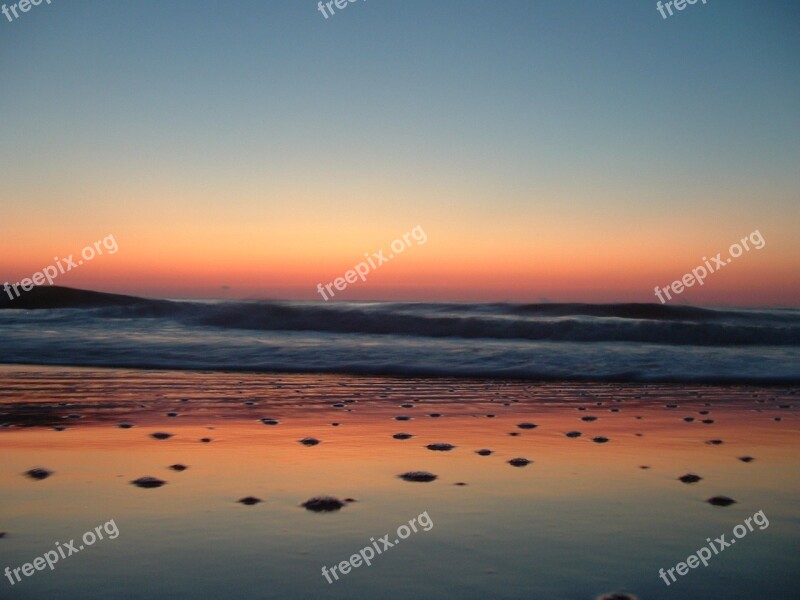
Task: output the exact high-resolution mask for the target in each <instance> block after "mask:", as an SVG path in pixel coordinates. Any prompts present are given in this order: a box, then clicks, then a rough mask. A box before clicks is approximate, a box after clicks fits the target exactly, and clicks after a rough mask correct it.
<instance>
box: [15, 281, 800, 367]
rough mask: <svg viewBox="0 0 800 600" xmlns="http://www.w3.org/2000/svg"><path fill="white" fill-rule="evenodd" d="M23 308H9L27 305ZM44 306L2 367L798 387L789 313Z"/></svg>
mask: <svg viewBox="0 0 800 600" xmlns="http://www.w3.org/2000/svg"><path fill="white" fill-rule="evenodd" d="M17 302H18V304H17V305H12V307H13V308H17V307H20V306H24V305H23V304H20V303H19V302H20V301H17ZM6 304H7V305H8V304H9V303H6ZM29 305H31V306H36V304H35V303H33V304H30V303H29ZM42 306H43V307H41V308H38V309H37V310H2V311H0V332H2V339H3V344H2V345H0V362H3V363H27V364H62V365H77V366H107V367H136V368H163V369H229V370H251V371H275V372H287V371H288V372H300V373H325V372H339V373H352V374H384V375H420V376H423V375H444V376H480V377H492V378H523V379H525V378H527V379H555V380H598V381H603V380H609V381H675V382H700V381H706V382H723V383H724V382H728V383H731V382H784V383H788V382H792V383H793V382H797V381H800V311H798V310H792V309H785V310H721V309H719V310H713V309H703V308H695V307H682V306H660V305H653V304H618V305H595V304H448V303H338V304H323V303H320V302H314V303H312V302H263V301H259V302H188V301H167V300H145V299H137V298H127V297H121V296H96V297H91V298H90V300H89V301H85V299H84V300H82V301H80V302H78V301H77V300H75V299H74V298H72V299H69V298H66V299H65V298H61V300H60V301H59V302H49V303H45V304H43V305H42Z"/></svg>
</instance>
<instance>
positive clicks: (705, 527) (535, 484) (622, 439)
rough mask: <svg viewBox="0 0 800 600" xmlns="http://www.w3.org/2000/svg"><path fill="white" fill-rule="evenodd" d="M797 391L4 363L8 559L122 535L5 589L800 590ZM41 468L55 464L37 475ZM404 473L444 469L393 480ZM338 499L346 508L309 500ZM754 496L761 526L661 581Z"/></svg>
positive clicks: (122, 592)
mask: <svg viewBox="0 0 800 600" xmlns="http://www.w3.org/2000/svg"><path fill="white" fill-rule="evenodd" d="M799 408H800V390H798V389H796V388H795V389H793V388H787V387H770V388H757V387H753V386H724V387H723V386H708V385H699V386H694V385H655V384H652V385H640V384H636V385H624V384H572V383H569V384H568V383H541V384H540V383H530V382H496V381H485V380H448V379H420V378H409V379H399V378H373V377H370V378H368V377H349V376H338V375H323V376H320V375H263V374H259V375H256V374H253V375H250V374H245V375H243V374H238V373H237V374H230V373H187V372H166V371H165V372H159V371H129V370H101V369H69V368H41V367H19V366H8V367H0V424H2V427H0V454H2V456H3V461H2V469H0V508H2V511H1V512H0V532H5V533H6V535H5V536H3V537H2V539H0V569H4V568H5V567H6V566H11V567H12V568H13V567H17V566H20V565H22V564H23V563H26V562H29V561H31V560H33V559H34V558H35V557H36V556H39V555H42V554H43V553H44V552H46V551H47V550H49V549H50V548H52V547H53V544H54V543H55V542H56V541H63V540H69V539H71V538H77V537H79V536H80V535H81V534H82V533H83V532H84V531H86V530H87V529H92V528H93V527H94V526H96V525H98V524H100V523H103V522H105V521H108V520H109V519H114V520H115V522H116V524H117V526H118V527H119V530H120V535H119V537H118V538H117V539H115V540H105V541H103V542H101V543H99V544H96V545H95V546H93V547H92V548H89V549H86V550H85V551H84V552H82V553H80V554H78V555H75V556H71V557H69V558H67V559H66V560H64V561H63V562H62V563H59V564H58V565H57V566H56V568H55V570H54V571H50V570H45V571H41V572H36V573H35V574H34V575H33V576H31V577H26V578H23V581H22V582H21V583H18V584H16V585H15V586H13V587H12V586H11V585H10V584H9V582H8V580H7V579H5V578H3V579H2V581H0V589H3V590H4V593H3V594H2V596H3V597H6V596H7V594H10V596H9V597H15V596H16V597H22V598H51V597H55V596H58V597H61V598H160V597H175V598H194V597H198V596H202V597H240V598H318V597H320V596H321V597H331V598H378V597H380V598H412V597H419V596H424V597H429V598H452V597H458V598H487V597H491V598H570V599H579V598H588V599H591V598H596V597H598V596H601V595H602V594H604V593H609V592H614V591H627V592H629V593H632V594H635V595H636V596H638V597H639V598H640V599H645V598H675V597H693V598H694V597H697V598H717V597H719V598H726V599H729V598H762V597H769V598H795V597H797V593H798V585H800V578H799V576H798V575H796V574H794V573H797V572H798V569H797V567H798V560H797V558H796V549H797V543H798V539H799V536H798V534H799V533H800V525H799V524H798V508H797V507H798V502H799V501H800V477H799V476H798V473H800V470H798V466H800V465H799V464H798V463H800V454H798V448H800V436H798V433H800V420H798V409H799ZM432 415H439V416H432ZM402 416H405V417H410V419H404V420H398V419H397V417H402ZM586 417H595V419H586ZM776 419H780V420H776ZM704 421H705V422H704ZM334 423H336V424H337V425H334ZM121 424H128V425H132V426H128V427H121V426H120V425H121ZM576 432H580V434H581V435H575V433H576ZM157 433H164V434H170V435H169V436H158V437H161V438H163V439H157V437H153V434H157ZM398 433H407V434H411V437H406V436H399V437H397V436H396V434H398ZM567 434H569V435H567ZM402 438H405V439H402ZM202 440H206V441H202ZM309 440H315V441H318V442H319V443H313V442H311V441H309ZM714 441H716V442H721V443H709V442H714ZM447 445H450V446H453V447H452V448H450V447H449V446H447ZM479 450H491V453H487V452H481V453H478V451H479ZM514 459H526V460H527V461H530V462H527V463H522V462H519V463H518V465H519V466H516V465H514V463H513V461H514ZM742 459H748V460H747V461H746V460H742ZM510 461H511V464H510ZM175 465H180V466H182V467H186V468H183V469H181V468H179V469H175V468H174V466H175ZM37 468H41V469H45V470H47V471H49V472H51V473H52V474H50V475H49V476H48V477H46V478H42V479H37V478H34V477H31V476H28V475H26V472H28V471H30V470H31V469H37ZM413 472H427V473H429V474H431V475H435V476H436V477H435V478H434V479H430V478H422V479H421V480H413V479H412V480H408V479H404V478H402V477H400V476H401V475H403V474H407V473H413ZM687 476H691V477H687ZM695 477H697V479H696V478H695ZM140 478H154V479H155V480H157V481H163V482H164V483H163V484H159V485H150V484H148V483H147V481H148V480H145V485H141V486H140V485H138V484H137V485H134V484H132V483H131V482H133V481H136V480H139V479H140ZM681 478H683V479H681ZM426 479H427V480H426ZM464 484H466V485H464ZM327 496H330V497H332V498H334V499H337V500H341V506H337V507H336V508H335V509H334V510H321V511H314V510H306V508H304V507H303V506H302V505H303V503H305V502H307V501H309V500H310V499H314V498H317V497H327ZM717 496H724V497H729V498H731V499H734V500H735V501H736V503H735V504H731V505H729V506H714V505H712V504H710V503H709V502H707V500H708V499H710V498H713V497H717ZM758 510H763V511H764V512H765V514H766V515H767V516H768V517H769V522H770V526H769V527H768V528H767V529H764V530H763V531H759V530H756V531H755V532H752V533H750V534H749V535H748V536H747V537H746V538H744V539H742V540H741V541H740V542H739V544H738V545H737V546H736V547H735V548H732V549H729V550H727V551H725V552H724V553H722V554H720V555H719V556H716V557H715V558H714V560H712V561H711V562H710V564H709V566H708V567H706V568H702V567H701V568H700V569H695V570H692V571H691V572H690V573H689V574H688V575H686V576H685V577H682V578H680V579H679V581H678V582H677V583H675V584H673V585H672V586H670V587H667V586H666V585H665V584H664V583H663V581H661V580H660V579H659V577H658V570H659V569H660V568H665V569H666V568H669V567H672V566H674V565H675V564H676V563H678V562H680V561H682V560H685V559H686V557H687V556H688V555H689V554H691V553H693V552H694V551H695V550H697V549H698V548H700V547H701V546H702V545H704V543H705V539H706V538H707V537H716V536H719V535H720V534H723V533H728V532H730V530H731V529H732V528H733V527H734V526H735V525H736V524H738V523H741V522H742V521H743V520H744V519H745V518H746V517H748V516H750V515H752V514H753V513H754V512H756V511H758ZM424 511H427V513H428V514H429V515H430V518H431V520H432V521H433V523H434V527H433V528H432V529H431V530H430V531H428V532H418V533H415V534H413V535H411V536H410V537H409V538H408V539H406V540H403V541H402V543H401V544H400V545H399V546H398V547H396V548H392V549H391V550H390V551H387V552H386V554H385V555H382V556H380V557H379V558H377V559H376V560H375V561H374V563H373V565H372V566H370V567H365V566H362V567H361V568H358V569H354V570H353V571H352V572H350V573H349V574H348V575H347V576H345V577H343V578H342V579H341V580H339V581H336V582H334V583H333V584H328V583H327V581H326V580H325V579H324V578H323V577H322V576H321V574H320V569H321V567H322V566H323V565H329V566H330V565H333V564H336V563H338V562H340V561H343V560H347V559H348V558H349V557H350V555H352V554H354V553H356V552H358V550H359V549H361V548H362V547H364V546H365V545H368V544H369V543H370V538H371V537H374V538H376V539H377V538H378V537H380V536H383V535H384V534H385V533H387V532H392V533H393V532H394V531H395V530H396V528H397V527H398V526H399V525H401V524H403V523H406V522H408V520H409V519H410V518H412V517H414V516H416V515H418V514H420V513H422V512H424ZM729 537H730V536H729Z"/></svg>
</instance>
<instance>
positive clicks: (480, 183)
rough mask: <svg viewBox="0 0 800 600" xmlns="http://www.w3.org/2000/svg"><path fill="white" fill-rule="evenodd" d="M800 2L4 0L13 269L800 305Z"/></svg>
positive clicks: (259, 290)
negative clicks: (92, 255)
mask: <svg viewBox="0 0 800 600" xmlns="http://www.w3.org/2000/svg"><path fill="white" fill-rule="evenodd" d="M799 28H800V4H798V3H797V2H796V1H791V0H783V1H782V0H774V1H769V2H752V1H746V0H724V2H723V1H721V0H709V2H708V4H706V5H702V4H700V3H698V4H696V5H694V6H689V7H687V9H686V10H684V11H683V12H681V13H679V14H676V15H675V16H674V17H672V18H670V19H668V20H666V21H665V20H663V19H662V18H661V16H660V15H659V13H658V12H657V10H656V9H655V2H650V1H642V0H618V1H614V2H594V1H588V0H586V1H564V0H519V1H517V0H504V1H503V2H497V1H496V0H494V1H488V0H468V1H464V0H458V1H456V0H453V1H451V0H435V1H431V0H424V1H423V0H402V1H400V0H369V1H364V0H358V1H357V2H355V3H353V4H350V5H349V6H348V7H347V8H346V9H345V10H342V11H337V14H336V15H335V16H334V17H332V18H329V19H328V20H325V19H324V18H323V17H322V15H321V14H320V13H319V12H318V11H317V7H316V2H313V1H312V0H280V1H278V0H275V1H266V2H265V1H253V2H249V1H238V2H231V3H219V2H211V1H209V0H199V1H197V0H193V1H191V2H189V1H188V0H176V1H171V2H155V1H143V2H102V3H101V2H88V1H78V0H70V2H63V1H60V0H54V1H53V3H52V4H51V5H49V6H48V5H47V4H44V3H43V4H41V5H40V6H38V7H33V8H32V9H31V11H30V12H28V13H26V14H24V15H22V16H21V18H19V19H17V20H16V21H14V22H11V23H9V22H7V21H6V19H5V18H4V17H2V16H0V123H2V125H1V128H0V131H1V132H2V133H1V134H0V161H2V165H3V174H2V178H0V207H1V209H2V210H1V212H0V214H2V219H0V284H1V283H2V282H3V281H11V282H16V281H19V280H21V279H22V278H24V277H29V276H30V275H31V274H32V273H34V272H35V271H39V270H41V269H42V268H43V267H45V266H47V265H49V264H51V263H52V262H53V257H54V256H66V255H68V254H70V253H72V254H76V255H77V254H78V253H79V252H80V250H81V248H83V246H85V245H87V244H91V243H92V242H93V241H95V240H99V239H102V238H103V237H105V236H106V235H108V234H113V235H114V236H115V238H116V240H117V242H118V244H119V252H117V253H116V254H115V255H113V256H103V257H99V258H97V259H95V260H93V261H92V262H91V263H89V264H86V265H84V266H82V267H81V268H80V269H78V270H76V271H73V272H71V273H69V274H68V275H65V276H63V277H62V278H60V279H59V280H58V282H57V283H58V284H59V285H68V286H73V287H82V288H87V289H96V290H102V291H112V292H121V293H129V294H137V295H146V296H158V297H184V298H253V297H259V298H288V299H307V300H312V299H316V300H319V301H321V298H320V297H319V295H318V294H317V291H316V286H317V283H320V282H322V283H323V284H324V283H327V282H330V281H332V280H333V279H335V278H336V277H340V276H342V275H343V274H344V272H345V271H346V270H348V269H350V268H352V266H353V265H354V264H355V263H357V262H359V261H361V260H362V258H363V255H364V253H365V252H376V251H378V250H379V249H381V248H384V249H388V247H389V244H390V243H391V242H392V240H394V239H395V238H397V237H399V236H401V235H402V234H403V233H405V232H407V231H410V230H411V229H412V228H413V227H415V226H416V225H420V226H422V228H423V229H424V230H425V232H426V233H427V235H428V242H427V243H426V244H425V245H423V246H414V247H413V248H411V249H409V250H406V251H405V252H404V253H403V255H402V256H400V257H397V258H396V259H395V260H393V261H391V262H390V263H388V264H386V265H384V266H383V267H382V268H381V269H380V270H378V271H376V272H374V273H371V274H370V275H369V278H368V280H367V281H366V282H365V283H358V284H354V285H351V286H350V287H349V288H348V289H347V291H346V292H344V293H342V294H340V295H339V296H337V299H342V300H456V301H521V302H526V301H532V302H536V301H540V300H544V299H546V300H551V301H583V302H618V301H637V302H653V301H655V298H654V295H653V287H654V286H655V285H659V286H665V285H668V284H669V283H670V282H672V281H674V280H676V279H679V278H680V277H681V276H682V275H683V274H684V273H686V272H688V271H690V270H691V269H692V268H693V267H695V266H696V265H698V264H701V257H703V256H708V257H710V256H713V255H715V254H716V253H717V252H722V253H723V256H724V255H725V254H726V253H727V249H728V247H729V246H730V244H731V243H733V242H735V241H738V240H740V239H741V238H742V237H744V236H746V235H748V234H749V233H750V232H751V231H753V230H756V229H758V230H759V231H760V232H761V234H762V235H763V237H764V238H765V239H766V246H765V247H764V248H763V249H762V250H759V251H750V252H749V253H746V254H745V255H744V256H742V257H741V258H739V259H737V260H736V261H734V263H733V264H731V265H730V266H729V267H727V268H726V269H725V270H724V271H723V272H720V273H718V274H715V275H713V276H712V277H710V278H709V279H708V280H707V282H706V285H704V286H703V287H702V288H699V287H697V286H695V287H694V288H691V289H690V290H687V291H686V292H685V293H684V294H683V295H682V296H681V297H680V298H679V299H678V300H677V301H676V303H678V304H683V303H691V304H701V305H751V306H798V305H800V277H798V267H799V266H800V260H799V258H800V236H799V235H798V225H800V110H798V109H799V108H800V69H798V64H799V61H798V59H800V35H798V30H799Z"/></svg>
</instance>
